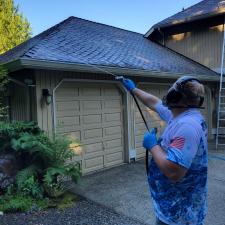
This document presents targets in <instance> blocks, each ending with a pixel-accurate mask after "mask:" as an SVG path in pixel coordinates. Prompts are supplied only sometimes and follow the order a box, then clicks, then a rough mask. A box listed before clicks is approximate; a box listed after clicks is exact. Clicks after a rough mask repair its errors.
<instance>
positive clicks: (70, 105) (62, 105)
mask: <svg viewBox="0 0 225 225" xmlns="http://www.w3.org/2000/svg"><path fill="white" fill-rule="evenodd" d="M67 100H68V99H67ZM56 109H57V111H65V110H73V111H79V110H80V102H79V101H65V100H63V101H62V102H60V101H57V103H56Z"/></svg>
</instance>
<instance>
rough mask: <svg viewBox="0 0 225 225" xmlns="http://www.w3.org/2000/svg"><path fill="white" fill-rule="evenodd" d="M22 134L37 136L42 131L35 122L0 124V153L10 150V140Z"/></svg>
mask: <svg viewBox="0 0 225 225" xmlns="http://www.w3.org/2000/svg"><path fill="white" fill-rule="evenodd" d="M24 133H29V134H33V135H39V134H41V133H42V131H41V129H40V128H39V127H38V126H37V123H35V122H14V123H5V122H0V146H1V148H0V151H5V150H11V149H12V148H11V145H12V140H15V139H18V138H20V136H21V134H24Z"/></svg>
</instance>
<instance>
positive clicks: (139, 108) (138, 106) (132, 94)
mask: <svg viewBox="0 0 225 225" xmlns="http://www.w3.org/2000/svg"><path fill="white" fill-rule="evenodd" d="M115 79H116V80H119V81H121V82H123V80H124V79H125V78H124V77H123V76H116V77H115ZM130 94H131V96H132V97H133V99H134V101H135V104H136V106H137V108H138V110H139V113H140V114H141V117H142V119H143V122H144V124H145V127H146V129H147V130H148V131H149V132H150V129H149V127H148V124H147V122H146V119H145V117H144V115H143V112H142V110H141V107H140V105H139V103H138V101H137V98H136V97H135V95H134V93H133V92H132V91H130ZM154 129H155V130H156V132H157V128H156V127H155V128H154ZM145 167H146V173H147V175H148V172H149V169H148V150H147V149H146V156H145Z"/></svg>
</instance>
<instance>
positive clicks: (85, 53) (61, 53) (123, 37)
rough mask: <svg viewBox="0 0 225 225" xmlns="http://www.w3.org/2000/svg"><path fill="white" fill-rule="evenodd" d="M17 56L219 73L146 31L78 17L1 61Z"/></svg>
mask: <svg viewBox="0 0 225 225" xmlns="http://www.w3.org/2000/svg"><path fill="white" fill-rule="evenodd" d="M16 59H33V60H44V61H51V62H52V61H55V62H64V63H70V64H84V65H85V64H87V63H88V64H93V65H96V66H108V67H119V68H126V69H138V70H147V71H158V72H169V73H181V74H198V75H212V76H215V73H214V72H213V71H211V70H210V69H208V68H206V67H204V66H202V65H200V64H198V63H195V62H194V61H192V60H189V59H187V58H186V57H184V56H181V55H179V54H177V53H175V52H173V51H172V50H169V49H167V48H165V47H163V46H160V45H158V44H156V43H154V42H152V41H150V40H148V39H146V38H145V37H144V36H143V35H142V34H138V33H135V32H131V31H127V30H123V29H119V28H116V27H112V26H107V25H104V24H100V23H95V22H91V21H88V20H83V19H80V18H76V17H69V18H68V19H67V20H65V21H63V22H61V23H60V24H58V25H56V26H54V27H52V28H50V29H49V30H47V31H45V32H43V33H41V34H39V35H37V36H36V37H34V38H31V39H30V40H28V41H27V42H25V43H23V44H21V45H19V46H17V47H16V48H14V49H12V50H10V51H8V52H6V53H5V54H3V55H1V56H0V63H6V62H9V61H13V60H16Z"/></svg>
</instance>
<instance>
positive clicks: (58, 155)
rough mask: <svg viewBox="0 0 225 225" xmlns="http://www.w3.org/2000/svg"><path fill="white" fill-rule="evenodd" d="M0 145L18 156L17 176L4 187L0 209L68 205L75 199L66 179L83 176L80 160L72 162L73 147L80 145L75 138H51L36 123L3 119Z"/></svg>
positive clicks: (0, 199)
mask: <svg viewBox="0 0 225 225" xmlns="http://www.w3.org/2000/svg"><path fill="white" fill-rule="evenodd" d="M0 146H1V148H0V155H4V154H5V155H7V154H10V155H13V156H14V157H15V159H16V165H15V167H16V172H15V173H14V174H13V175H12V177H13V179H11V178H12V177H11V178H10V179H11V180H10V182H8V183H7V182H5V184H6V185H5V186H1V187H0V194H1V195H2V196H1V198H0V211H3V212H17V211H28V210H33V209H44V208H47V207H55V206H57V205H61V206H66V205H67V204H69V203H71V202H72V201H73V199H74V196H73V195H71V194H68V188H66V186H65V185H64V182H63V181H64V179H63V178H65V177H68V178H70V179H71V180H72V181H74V182H77V181H78V179H79V178H80V175H81V172H80V165H79V163H77V162H74V161H72V159H73V157H74V156H75V153H74V151H73V149H71V148H70V146H73V148H74V146H76V145H74V140H71V139H70V138H68V137H65V136H55V137H54V138H51V137H49V136H48V135H47V134H46V133H45V132H43V131H42V130H41V129H40V128H39V127H38V126H37V124H36V123H34V122H15V123H6V122H1V123H0ZM77 146H78V144H77ZM0 170H1V165H0ZM0 173H1V171H0ZM3 183H4V182H2V184H3Z"/></svg>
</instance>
